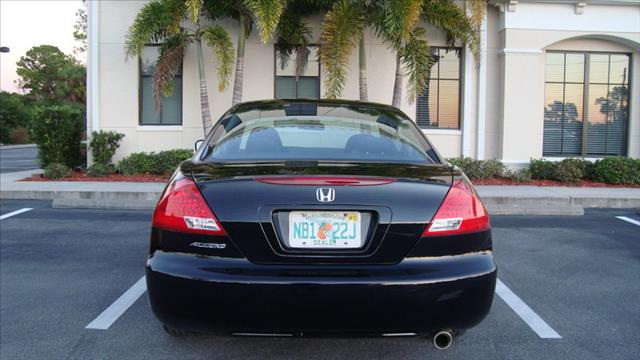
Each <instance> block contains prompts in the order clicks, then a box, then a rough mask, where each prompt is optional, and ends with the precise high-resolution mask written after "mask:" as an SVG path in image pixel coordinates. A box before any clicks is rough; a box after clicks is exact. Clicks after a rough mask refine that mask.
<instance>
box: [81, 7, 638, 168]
mask: <svg viewBox="0 0 640 360" xmlns="http://www.w3.org/2000/svg"><path fill="white" fill-rule="evenodd" d="M145 2H146V1H118V0H104V1H100V2H93V3H92V6H96V7H97V8H98V9H97V10H98V12H97V13H98V21H99V31H98V41H97V42H98V46H97V48H98V51H99V56H98V58H99V69H98V77H97V79H93V80H97V81H96V82H97V84H98V96H97V101H96V102H95V103H97V106H96V108H97V116H95V118H96V120H92V121H94V122H95V123H96V125H97V126H96V128H97V129H104V130H116V131H119V132H122V133H124V134H125V135H126V137H125V139H124V140H123V142H122V145H121V147H120V149H119V150H118V152H117V154H116V160H118V159H120V158H122V157H123V156H125V155H126V154H128V153H131V152H135V151H159V150H164V149H169V148H191V147H192V146H193V143H194V142H195V141H196V140H197V139H200V138H202V137H203V132H202V125H201V118H200V102H199V84H198V72H197V61H196V57H195V49H193V48H190V49H189V50H188V51H187V53H186V55H185V60H184V71H183V108H182V117H183V124H182V125H181V126H173V127H159V126H155V127H154V126H138V119H139V114H138V112H139V104H138V94H139V91H138V86H139V84H138V82H139V73H138V71H139V70H138V59H126V56H125V53H124V40H125V35H126V32H127V29H128V27H129V26H130V25H131V23H132V22H133V20H134V18H135V15H136V13H137V12H138V10H139V9H140V7H141V6H142V5H143V4H144V3H145ZM598 14H607V18H604V17H603V16H599V15H598ZM616 14H617V15H616ZM319 20H320V18H319V17H315V18H311V19H309V21H310V24H311V26H312V28H313V39H315V40H316V41H317V39H318V37H319ZM225 26H226V28H227V29H228V30H229V32H230V35H231V37H232V39H234V41H235V39H236V38H237V24H236V23H235V22H233V21H230V22H226V23H225ZM589 26H591V27H592V28H588V29H585V27H589ZM427 28H428V34H429V35H428V38H429V42H430V44H431V45H432V46H441V45H444V44H445V37H444V35H443V34H442V33H441V32H438V31H436V30H434V29H431V28H429V27H427ZM365 40H366V51H367V66H368V71H367V76H368V81H369V100H370V101H375V102H381V103H387V104H390V103H391V97H392V91H393V82H394V71H395V59H394V55H393V53H392V52H391V51H389V49H388V48H387V46H386V45H385V44H383V43H382V42H381V41H380V40H379V39H378V38H377V37H375V36H374V34H373V33H372V32H371V31H367V32H366V34H365ZM549 49H554V50H585V51H627V52H631V53H632V54H633V55H632V58H633V69H640V53H639V49H640V6H605V7H603V6H595V5H588V6H587V7H586V8H585V12H584V14H582V15H578V14H576V13H575V6H573V5H568V4H557V5H556V4H550V3H527V1H521V2H519V3H518V5H517V6H516V7H515V11H508V10H506V9H499V8H498V7H494V6H490V7H489V9H488V22H487V49H486V54H487V61H486V69H487V72H486V75H487V76H486V77H487V80H486V85H485V87H484V89H485V90H486V111H485V116H486V123H485V131H484V132H483V133H482V134H478V133H477V128H478V127H477V118H478V114H477V106H478V104H477V96H478V83H477V82H478V67H477V66H476V64H475V63H474V62H473V59H472V57H471V55H470V54H469V53H468V52H467V51H465V52H464V55H463V56H464V61H465V64H464V66H463V71H462V74H461V77H462V84H463V86H462V88H461V89H460V91H461V100H462V104H461V108H460V115H461V124H462V129H461V130H437V129H435V130H427V131H425V133H426V134H427V137H428V138H429V139H430V140H431V141H432V142H433V143H434V144H435V145H436V147H437V149H438V150H439V151H440V153H442V154H443V155H444V156H445V157H454V156H459V155H461V154H463V151H464V154H466V155H469V156H473V157H475V156H477V154H476V145H477V139H478V138H480V139H484V143H485V150H484V157H485V158H487V159H489V158H498V159H502V160H504V161H506V162H511V163H519V162H526V161H528V160H529V159H530V158H532V157H540V156H541V155H542V133H543V109H544V65H545V55H544V53H545V51H546V50H549ZM204 57H205V69H206V74H207V84H208V86H209V100H210V104H211V113H212V117H213V119H214V121H215V120H217V119H218V118H219V116H220V115H221V114H222V113H223V112H224V111H226V110H227V109H228V108H229V107H230V105H231V97H232V92H231V86H229V88H228V89H227V90H225V91H224V92H219V91H218V90H217V79H216V72H215V66H216V63H215V59H214V56H213V54H212V51H211V50H210V49H208V48H205V50H204ZM357 66H358V61H357V55H356V49H354V51H353V53H352V54H351V59H350V65H349V73H348V79H347V83H346V86H345V89H344V93H343V97H344V98H345V99H358V96H359V93H358V69H357ZM244 71H245V77H244V92H243V100H245V101H249V100H259V99H269V98H273V96H274V50H273V45H272V44H267V45H265V44H262V43H261V42H260V41H259V39H258V37H257V32H256V31H253V32H252V34H251V36H250V38H249V39H248V40H247V47H246V54H245V68H244ZM631 89H632V94H631V97H630V99H632V100H631V115H630V128H629V130H630V131H629V155H630V156H633V157H640V104H639V101H638V99H640V96H638V93H640V71H637V70H636V71H633V72H632V79H631ZM321 91H322V93H323V94H324V89H322V90H321ZM403 95H404V101H403V103H402V105H401V110H403V111H404V112H405V113H406V114H407V115H409V116H410V117H411V118H414V117H415V112H416V107H415V104H414V103H409V102H408V101H407V99H406V95H407V89H406V79H405V81H404V92H403ZM93 118H94V117H93V116H92V119H93ZM463 134H464V136H463ZM478 135H479V136H478Z"/></svg>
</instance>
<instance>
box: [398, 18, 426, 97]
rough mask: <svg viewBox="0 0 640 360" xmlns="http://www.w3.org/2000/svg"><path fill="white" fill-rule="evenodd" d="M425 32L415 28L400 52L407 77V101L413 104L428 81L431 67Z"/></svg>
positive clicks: (422, 29)
mask: <svg viewBox="0 0 640 360" xmlns="http://www.w3.org/2000/svg"><path fill="white" fill-rule="evenodd" d="M426 33H427V32H426V30H425V29H424V28H421V27H417V28H415V29H414V31H413V32H412V33H411V34H410V35H409V38H408V39H407V42H406V43H405V44H404V46H403V47H402V49H401V50H400V59H401V61H402V65H403V68H404V71H405V73H406V74H408V75H409V80H408V83H407V88H408V94H407V97H408V100H409V102H410V103H413V102H414V101H415V99H416V97H417V96H418V95H420V94H421V93H422V92H423V91H424V88H425V86H426V85H427V82H428V81H429V73H430V71H431V66H432V65H433V57H432V56H431V48H430V47H429V43H428V42H427V40H426Z"/></svg>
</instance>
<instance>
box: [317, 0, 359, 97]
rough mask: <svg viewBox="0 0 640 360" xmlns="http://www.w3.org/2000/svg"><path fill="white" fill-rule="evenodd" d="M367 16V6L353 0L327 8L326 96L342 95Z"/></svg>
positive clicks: (323, 53) (324, 48)
mask: <svg viewBox="0 0 640 360" xmlns="http://www.w3.org/2000/svg"><path fill="white" fill-rule="evenodd" d="M365 24H366V18H365V13H364V8H363V7H362V6H359V4H358V3H355V2H352V1H350V0H341V1H339V2H337V3H335V4H334V6H333V7H332V8H331V10H329V12H327V14H326V15H325V17H324V21H323V22H322V31H321V34H320V41H321V43H322V46H321V47H320V61H321V62H322V72H323V75H324V80H325V89H326V90H325V96H326V97H327V98H329V99H335V98H338V97H340V96H341V95H342V91H343V90H344V85H345V83H346V81H347V66H348V64H349V57H350V55H351V52H352V50H353V48H354V47H355V46H356V45H357V44H358V41H359V39H360V37H361V36H362V32H363V31H364V27H365Z"/></svg>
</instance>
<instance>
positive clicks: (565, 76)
mask: <svg viewBox="0 0 640 360" xmlns="http://www.w3.org/2000/svg"><path fill="white" fill-rule="evenodd" d="M629 66H630V56H629V55H627V54H607V53H588V52H548V53H547V55H546V71H545V102H544V138H543V155H545V156H608V155H626V148H627V141H626V139H627V123H628V116H629V112H628V107H629ZM585 119H586V121H585Z"/></svg>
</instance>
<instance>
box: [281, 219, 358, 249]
mask: <svg viewBox="0 0 640 360" xmlns="http://www.w3.org/2000/svg"><path fill="white" fill-rule="evenodd" d="M360 230H361V224H360V213H359V212H342V211H292V212H290V213H289V247H292V248H316V249H353V248H359V247H362V233H361V231H360Z"/></svg>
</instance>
